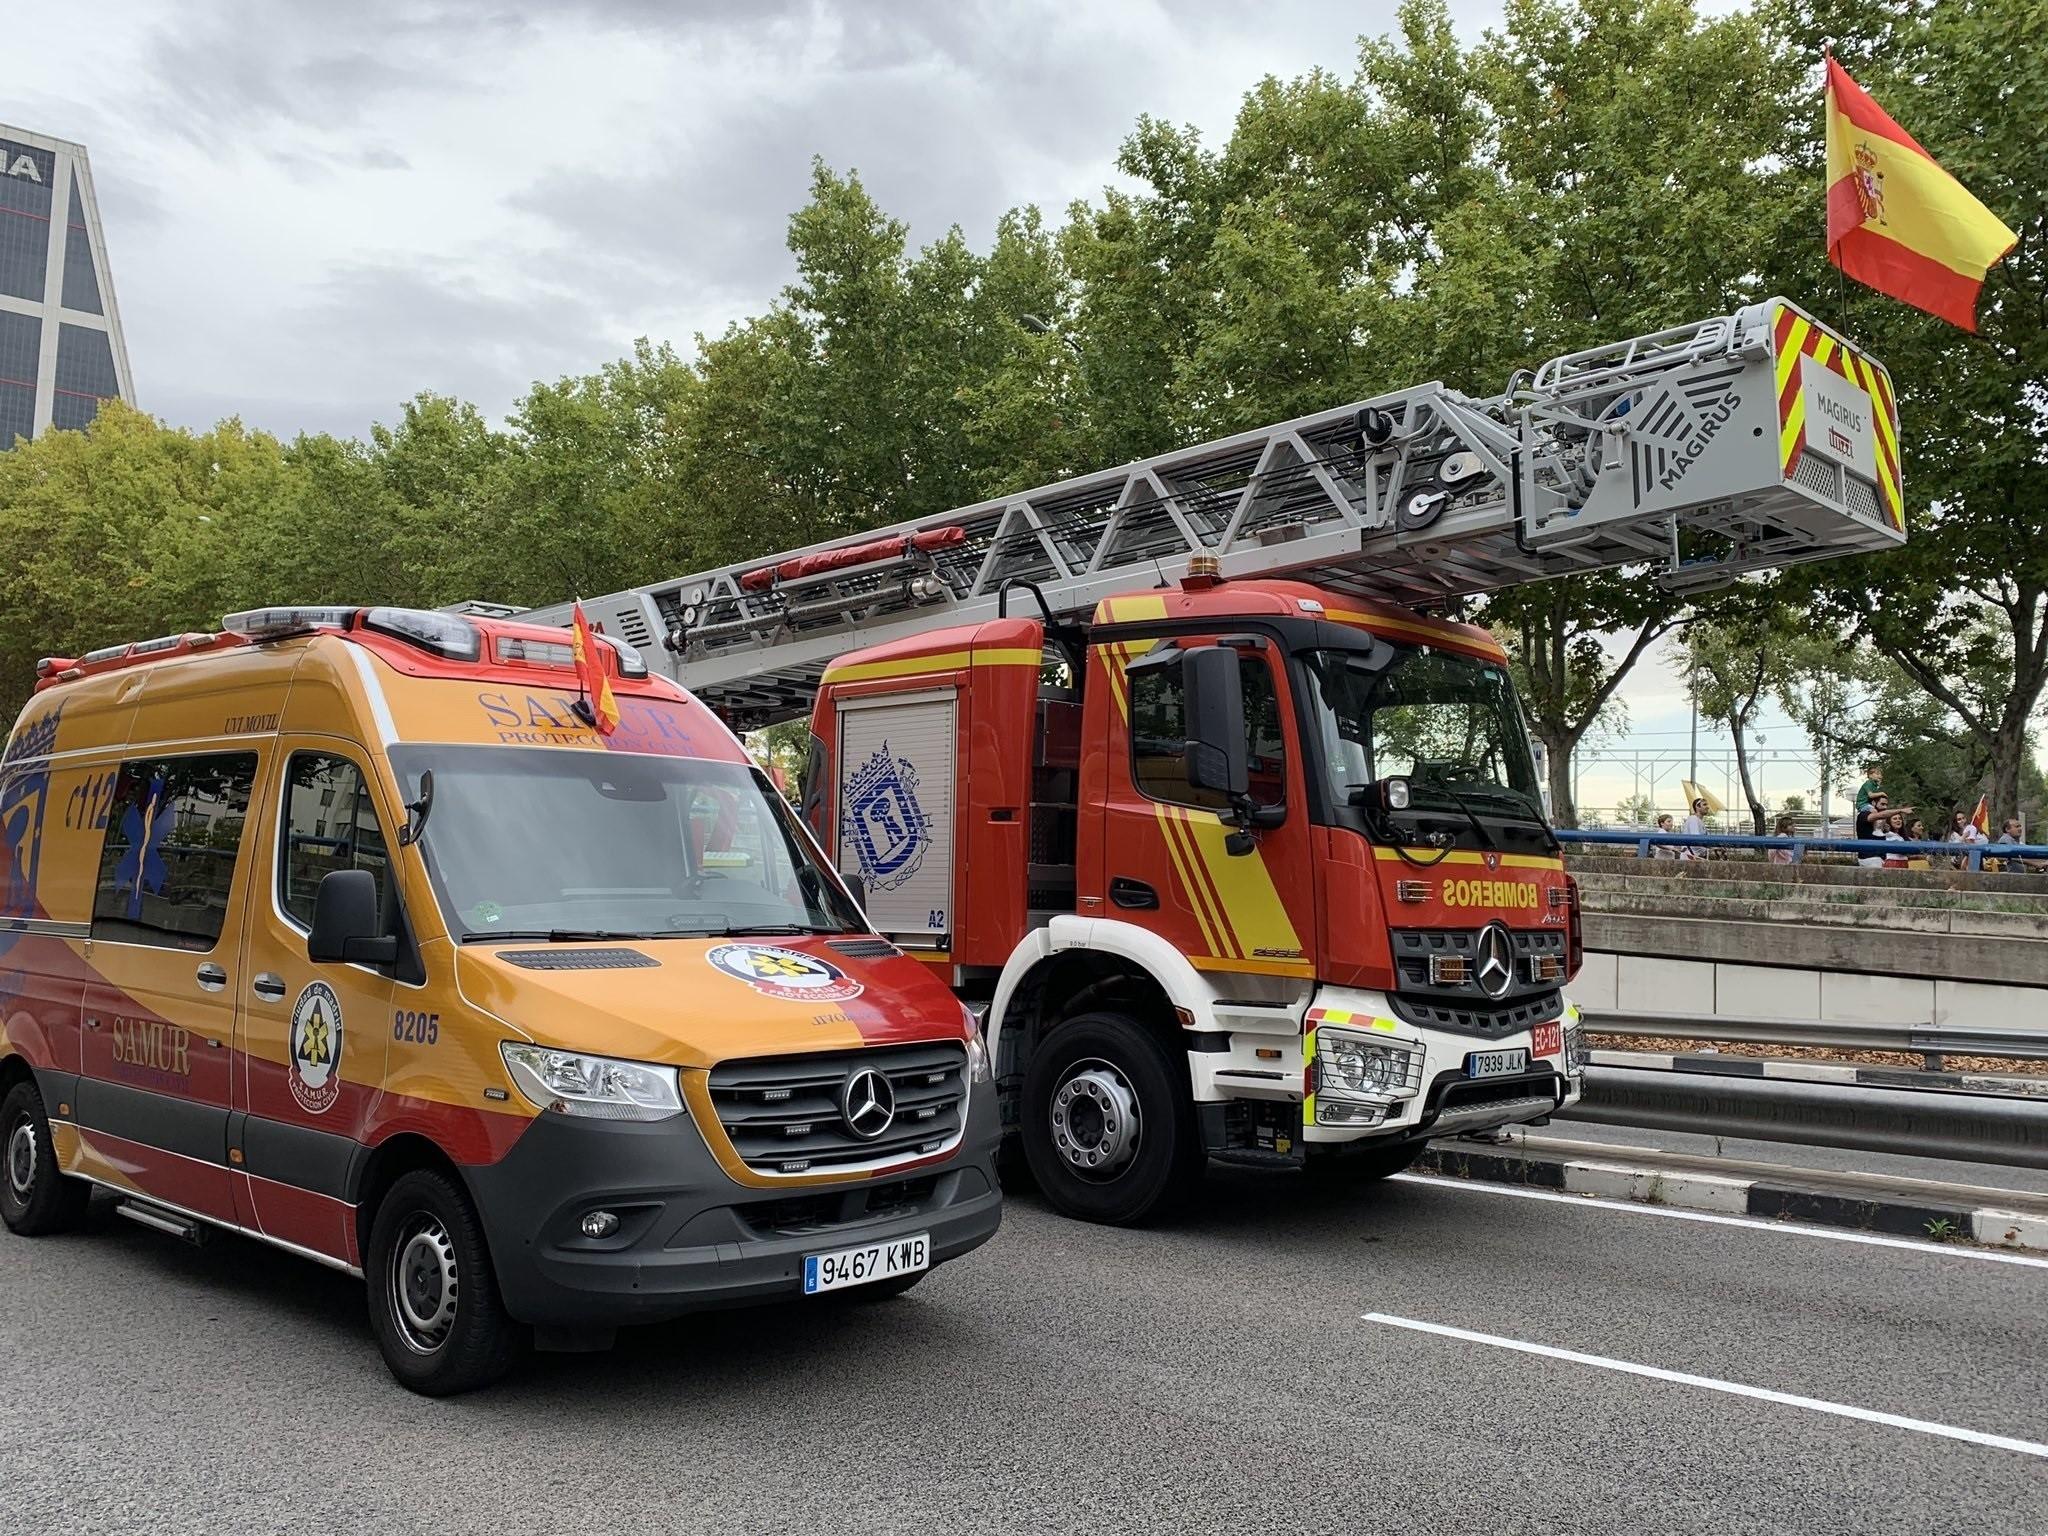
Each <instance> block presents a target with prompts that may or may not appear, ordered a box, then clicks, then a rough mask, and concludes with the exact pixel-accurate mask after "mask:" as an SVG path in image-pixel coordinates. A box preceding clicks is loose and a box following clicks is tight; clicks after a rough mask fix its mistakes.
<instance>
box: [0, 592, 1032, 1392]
mask: <svg viewBox="0 0 2048 1536" xmlns="http://www.w3.org/2000/svg"><path fill="white" fill-rule="evenodd" d="M600 639H601V640H602V644H601V646H600V647H599V649H600V652H601V655H602V658H603V665H604V668H605V670H606V672H607V674H608V680H609V683H610V687H611V690H612V694H613V697H614V698H615V700H616V708H617V712H618V716H619V718H618V720H617V722H616V724H615V725H614V726H613V728H612V729H609V730H604V729H600V728H599V727H600V726H601V725H609V724H612V722H611V721H610V720H609V719H606V718H602V717H600V716H598V715H597V714H595V713H594V712H593V711H592V710H591V708H590V706H589V702H588V701H587V700H586V699H584V698H583V697H582V696H581V692H580V689H579V683H578V672H577V668H576V663H575V657H574V653H573V647H572V645H571V644H570V643H569V642H568V640H567V637H565V636H564V635H563V634H562V633H561V632H560V631H559V630H549V629H542V628H537V627H534V626H530V625H521V624H517V623H511V622H504V621H494V620H491V619H488V618H480V617H458V616H454V615H450V614H442V613H423V612H418V611H413V610H404V609H392V608H356V607H331V608H309V607H297V608H276V609H263V610H257V611H253V612H249V613H244V614H236V615H231V616H230V617H229V618H228V619H227V620H226V621H225V622H224V626H223V629H222V631H221V632H220V633H217V634H189V635H176V636H169V637H166V638H164V639H161V640H152V641H145V642H139V643H136V644H131V645H122V646H113V647H109V648H108V649H106V650H104V651H99V652H95V653H93V654H91V655H88V656H85V657H81V658H77V659H71V658H51V659H49V660H46V661H45V662H43V663H42V664H41V665H40V667H39V674H40V681H39V683H38V685H37V688H36V691H35V694H34V696H33V697H32V698H31V700H30V702H29V703H28V705H27V707H26V708H25V709H24V710H23V712H22V714H21V717H20V720H19V722H18V723H17V725H16V727H15V729H14V732H13V734H12V735H11V736H10V737H9V739H8V741H7V744H6V748H5V755H4V759H0V1157H4V1164H5V1169H4V1177H0V1216H4V1218H5V1220H6V1224H7V1225H8V1226H9V1227H10V1228H11V1229H13V1230H14V1231H15V1232H17V1233H22V1234H29V1235H33V1234H38V1233H44V1232H50V1231H56V1230H60V1229H62V1228H64V1227H67V1226H70V1225H73V1224H74V1223H76V1222H77V1221H78V1220H79V1219H80V1218H81V1216H82V1215H83V1214H84V1212H85V1208H86V1205H87V1199H88V1196H89V1194H90V1192H91V1191H92V1190H93V1189H94V1188H95V1187H98V1188H100V1189H103V1190H106V1191H109V1192H111V1194H112V1195H113V1197H114V1199H115V1201H116V1205H115V1209H116V1210H118V1211H119V1212H120V1213H121V1214H123V1215H126V1216H129V1217H131V1218H133V1219H135V1220H137V1221H140V1222H142V1223H144V1224H145V1225H148V1226H152V1227H156V1228H159V1229H162V1230H165V1231H168V1232H172V1233H176V1234H179V1235H181V1236H185V1237H189V1238H192V1239H194V1240H198V1239H200V1238H202V1237H204V1236H206V1235H208V1234H209V1233H210V1232H212V1231H214V1230H216V1229H223V1228H225V1229H228V1230H230V1231H235V1232H241V1233H245V1234H247V1235H249V1236H252V1237H255V1238H259V1239H261V1240H263V1241H266V1242H269V1243H272V1244H275V1245H277V1246H279V1247H282V1248H285V1249H289V1250H291V1251H293V1252H296V1253H300V1254H303V1255H305V1256H306V1257H309V1258H312V1259H316V1260H318V1261H320V1262H321V1263H324V1264H327V1265H331V1266H334V1267H336V1268H340V1269H344V1270H347V1271H349V1272H351V1273H355V1274H360V1275H362V1276H363V1277H364V1278H365V1280H366V1281H367V1282H368V1284H367V1289H368V1293H369V1306H370V1314H371V1318H372V1321H373V1323H374V1326H375V1330H376V1333H377V1337H378V1341H379V1344H380V1346H381V1348H382V1350H383V1353H384V1356H385V1358H386V1360H387V1362H388V1363H389V1365H390V1367H391V1369H392V1371H393V1373H394V1374H395V1375H396V1376H397V1377H398V1379H399V1380H400V1381H402V1382H404V1383H405V1384H406V1385H408V1386H410V1387H413V1388H415V1389H417V1390H420V1391H423V1392H428V1393H435V1394H440V1393H447V1392H454V1391H460V1390H463V1389H465V1388H468V1387H473V1386H476V1385H479V1384H481V1383H483V1382H485V1381H487V1380H489V1379H491V1378H492V1377H493V1376H495V1375H496V1374H497V1373H499V1372H500V1371H502V1370H503V1369H504V1368H505V1366H506V1365H507V1364H508V1363H509V1362H510V1361H511V1360H512V1359H513V1358H514V1355H515V1353H516V1350H517V1348H518V1346H519V1344H520V1343H521V1342H522V1339H523V1336H524V1334H525V1332H526V1330H528V1329H531V1330H532V1331H533V1336H534V1341H535V1342H536V1343H537V1344H538V1345H539V1346H540V1347H543V1348H571V1349H573V1348H601V1347H603V1346H604V1345H605V1344H607V1343H609V1341H610V1339H611V1337H612V1333H613V1331H614V1330H615V1329H616V1328H617V1327H618V1326H619V1325H621V1324H628V1323H639V1322H651V1321H658V1320H661V1319H664V1318H669V1317H673V1316H675V1315H678V1314H680V1313H684V1312H687V1311H691V1310H696V1309H700V1308H706V1307H714V1306H723V1305H731V1304H739V1303H746V1302H752V1301H759V1300H767V1299H772V1298H776V1297H781V1296H785V1295H801V1294H814V1295H836V1294H838V1293H841V1292H846V1293H848V1294H849V1295H851V1296H853V1297H861V1296H868V1297H875V1296H881V1295H893V1294H896V1293H898V1292H901V1291H902V1290H905V1289H907V1288H908V1287H909V1286H911V1285H913V1284H915V1283H916V1282H917V1280H918V1279H919V1278H920V1277H921V1276H922V1275H923V1274H924V1273H925V1272H926V1271H927V1270H928V1269H929V1268H930V1266H932V1265H934V1264H938V1263H941V1262H943V1261H945V1260H947V1259H951V1258H955V1257H957V1256H959V1255H961V1254H963V1253H966V1252H968V1251H969V1250H971V1249H973V1248H975V1247H977V1246H978V1245H979V1244H981V1243H983V1242H985V1241H987V1239H988V1238H989V1237H990V1236H991V1235H992V1234H993V1233H994V1232H995V1230H996V1226H997V1222H998V1220H999V1218H1000V1194H999V1190H998V1185H997V1182H996V1179H995V1175H994V1171H993V1166H992V1157H993V1152H994V1146H995V1142H996V1140H997V1137H998V1117H997V1111H996V1107H995V1099H994V1093H993V1089H992V1087H991V1085H990V1083H989V1074H988V1070H987V1066H986V1058H985V1055H984V1053H983V1050H982V1046H981V1043H980V1041H979V1039H978V1038H977V1035H976V1031H975V1027H974V1021H973V1019H972V1017H971V1016H970V1015H969V1014H968V1013H967V1012H966V1011H965V1009H964V1008H963V1007H962V1005H961V1004H960V1002H959V1001H958V1000H957V999H956V998H955V997H954V995H953V994H952V993H951V992H950V991H949V990H948V989H947V987H946V986H945V985H944V982H943V980H942V979H941V978H938V977H935V976H933V975H932V974H931V971H930V969H929V968H928V967H927V966H925V965H922V964H920V963H919V962H918V961H917V960H914V959H911V958H908V957H906V956H905V955H904V954H903V953H902V952H901V951H900V950H899V949H898V948H897V947H896V946H895V945H894V944H892V943H890V942H888V941H887V940H884V939H882V938H880V937H878V936H876V935H875V934H874V933H873V932H872V931H871V930H870V929H869V927H868V925H867V923H866V920H865V918H864V916H863V915H862V913H861V910H860V908H859V906H858V905H857V903H856V902H855V901H854V899H853V898H852V896H851V894H850V893H849V891H848V889H847V887H846V885H845V884H844V883H843V882H842V881H841V879H840V878H839V876H838V875H836V874H835V873H834V872H833V870H832V869H831V867H830V866H829V864H828V863H827V862H826V861H825V860H824V859H822V858H821V857H820V856H819V854H818V851H817V848H816V845H815V844H814V842H813V841H812V839H811V838H810V836H809V835H808V834H807V833H806V832H805V831H804V829H803V828H802V827H801V825H800V824H799V823H798V822H797V820H796V818H795V817H794V816H792V815H791V814H790V813H789V811H788V810H787V808H786V807H785V806H784V805H783V803H782V801H781V799H780V797H779V796H778V795H776V794H775V793H774V792H773V790H772V789H771V787H770V786H769V785H768V783H767V781H766V780H765V779H764V778H763V777H762V775H761V774H760V772H759V771H758V770H757V769H756V768H755V767H754V766H753V765H752V763H751V762H750V761H749V760H748V758H747V756H746V753H745V751H744V750H743V749H742V747H741V746H740V744H739V742H738V741H737V740H736V739H735V738H734V736H733V735H732V733H731V732H730V731H729V730H727V729H726V727H725V726H724V725H722V724H721V723H720V722H719V721H718V720H717V719H715V718H714V717H713V716H712V715H711V713H710V712H709V711H708V710H706V709H704V708H703V707H702V706H701V705H700V704H698V703H697V701H696V700H695V699H693V698H692V697H691V696H690V695H689V694H688V693H687V692H686V691H685V690H684V689H682V688H681V687H680V686H678V685H677V684H675V683H673V682H670V681H668V680H667V679H664V678H661V677H655V676H649V675H648V671H647V668H646V667H645V666H644V664H642V663H641V661H640V659H639V657H638V655H637V654H636V653H635V652H634V651H633V650H632V649H631V647H629V646H625V645H622V644H620V643H618V642H617V641H614V640H610V639H608V638H604V637H600Z"/></svg>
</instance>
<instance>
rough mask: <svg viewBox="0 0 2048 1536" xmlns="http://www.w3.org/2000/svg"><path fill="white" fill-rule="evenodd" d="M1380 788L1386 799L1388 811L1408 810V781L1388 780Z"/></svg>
mask: <svg viewBox="0 0 2048 1536" xmlns="http://www.w3.org/2000/svg"><path fill="white" fill-rule="evenodd" d="M1380 788H1381V791H1382V792H1383V793H1384V794H1385V795H1386V797H1387V809H1388V810H1390V811H1405V810H1407V809H1408V781H1407V780H1406V779H1388V780H1386V781H1385V782H1384V783H1383V784H1382V785H1381V786H1380Z"/></svg>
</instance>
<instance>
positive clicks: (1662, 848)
mask: <svg viewBox="0 0 2048 1536" xmlns="http://www.w3.org/2000/svg"><path fill="white" fill-rule="evenodd" d="M1657 830H1658V831H1659V832H1662V833H1664V834H1665V835H1666V836H1669V835H1670V833H1671V813H1670V812H1669V811H1666V812H1665V813H1664V814H1663V815H1662V816H1659V817H1658V818H1657ZM1650 857H1651V858H1653V859H1675V858H1677V857H1678V849H1677V848H1676V846H1674V845H1673V844H1671V843H1653V844H1652V845H1651V846H1650Z"/></svg>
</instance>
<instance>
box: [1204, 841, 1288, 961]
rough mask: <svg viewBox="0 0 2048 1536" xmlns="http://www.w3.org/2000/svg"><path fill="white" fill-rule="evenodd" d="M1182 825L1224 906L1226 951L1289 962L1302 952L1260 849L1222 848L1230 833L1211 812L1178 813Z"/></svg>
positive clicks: (1271, 873) (1284, 904) (1285, 907)
mask: <svg viewBox="0 0 2048 1536" xmlns="http://www.w3.org/2000/svg"><path fill="white" fill-rule="evenodd" d="M1180 815H1181V817H1182V819H1183V825H1184V826H1185V827H1186V829H1187V833H1188V837H1189V840H1190V842H1192V843H1193V845H1194V848H1195V852H1196V856H1197V857H1198V858H1199V859H1200V860H1201V864H1202V868H1203V870H1204V871H1205V872H1206V873H1207V875H1208V877H1209V880H1210V883H1211V888H1212V889H1213V890H1214V891H1215V893H1216V896H1217V898H1218V900H1219V901H1220V903H1221V905H1222V917H1223V922H1224V925H1225V927H1226V929H1227V931H1228V934H1229V938H1230V946H1229V947H1230V948H1231V949H1234V950H1236V951H1237V952H1238V953H1239V954H1241V955H1250V956H1260V955H1261V952H1262V951H1264V952H1265V953H1266V954H1269V955H1270V954H1273V953H1274V952H1276V951H1277V952H1278V955H1280V956H1284V957H1287V958H1290V959H1291V958H1292V957H1293V956H1296V955H1299V954H1300V953H1301V936H1300V935H1299V934H1297V933H1296V932H1295V931H1294V921H1293V919H1292V918H1290V917H1289V916H1288V915H1287V904H1286V903H1285V902H1283V901H1282V900H1281V899H1280V892H1279V890H1278V889H1277V888H1276V887H1275V886H1274V884H1273V872H1272V871H1271V870H1269V869H1268V868H1267V867H1266V856H1265V854H1264V853H1263V852H1261V851H1260V850H1258V849H1256V848H1255V849H1254V850H1253V851H1252V852H1250V853H1247V854H1239V855H1233V854H1231V852H1230V851H1229V850H1228V849H1227V848H1225V847H1224V841H1225V839H1227V838H1228V837H1229V836H1230V829H1229V828H1228V827H1226V826H1224V824H1223V823H1222V822H1220V821H1218V820H1217V819H1216V815H1215V813H1214V812H1213V811H1208V812H1202V811H1186V810H1183V811H1181V812H1180Z"/></svg>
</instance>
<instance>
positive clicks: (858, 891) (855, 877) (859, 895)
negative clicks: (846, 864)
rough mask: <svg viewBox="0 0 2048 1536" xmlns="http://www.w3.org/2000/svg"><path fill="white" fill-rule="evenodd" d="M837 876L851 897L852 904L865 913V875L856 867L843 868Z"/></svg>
mask: <svg viewBox="0 0 2048 1536" xmlns="http://www.w3.org/2000/svg"><path fill="white" fill-rule="evenodd" d="M839 878H840V880H841V882H842V883H844V885H845V886H846V889H847V892H848V894H849V895H851V896H852V897H853V904H854V905H855V906H856V907H859V908H860V909H861V911H862V912H863V913H865V912H866V911H867V909H868V882H867V877H866V876H865V875H863V874H862V873H861V872H860V871H859V870H857V869H845V870H841V871H840V872H839Z"/></svg>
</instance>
